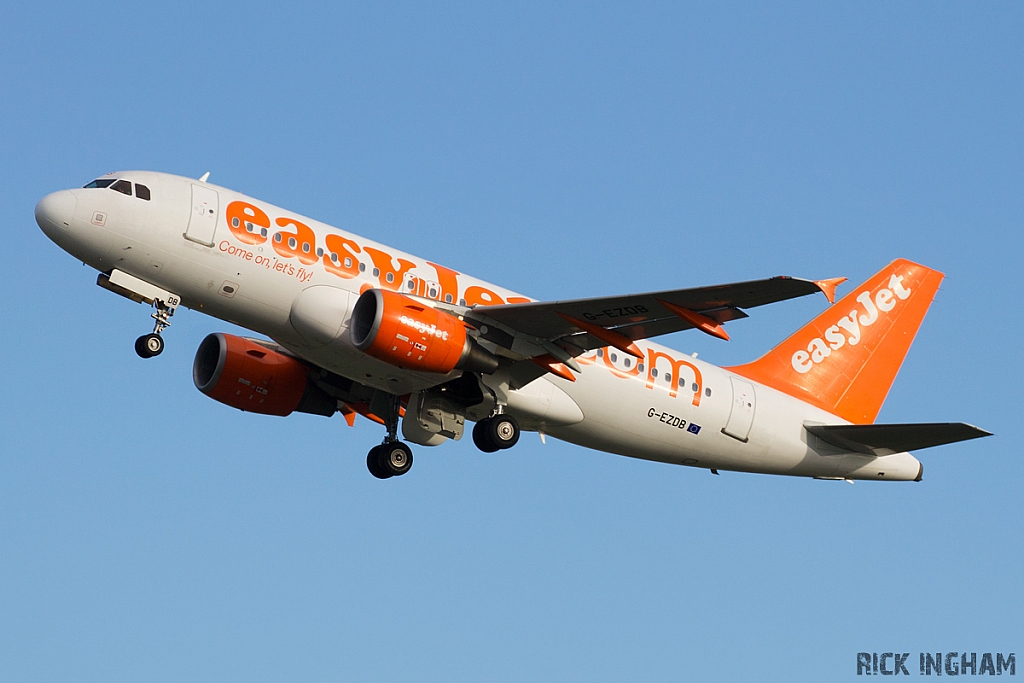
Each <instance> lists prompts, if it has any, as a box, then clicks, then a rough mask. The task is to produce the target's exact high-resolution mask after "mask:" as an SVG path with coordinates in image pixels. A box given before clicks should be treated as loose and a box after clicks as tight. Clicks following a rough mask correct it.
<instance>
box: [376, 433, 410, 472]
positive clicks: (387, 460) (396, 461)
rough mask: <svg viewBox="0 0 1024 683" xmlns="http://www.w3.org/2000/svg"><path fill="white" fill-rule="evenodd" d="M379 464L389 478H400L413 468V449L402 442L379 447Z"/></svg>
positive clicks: (393, 442)
mask: <svg viewBox="0 0 1024 683" xmlns="http://www.w3.org/2000/svg"><path fill="white" fill-rule="evenodd" d="M377 463H378V465H379V466H380V468H381V470H383V471H384V472H385V473H387V475H388V476H389V477H400V476H402V475H403V474H405V473H406V472H408V471H409V468H410V467H412V449H411V448H409V447H408V446H406V445H405V444H404V443H402V442H401V441H392V442H390V443H385V444H382V445H380V446H377Z"/></svg>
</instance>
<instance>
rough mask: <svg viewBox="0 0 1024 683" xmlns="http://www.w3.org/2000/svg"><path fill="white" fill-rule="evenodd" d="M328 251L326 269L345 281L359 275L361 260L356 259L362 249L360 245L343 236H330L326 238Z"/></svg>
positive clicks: (324, 260)
mask: <svg viewBox="0 0 1024 683" xmlns="http://www.w3.org/2000/svg"><path fill="white" fill-rule="evenodd" d="M324 244H325V245H326V246H327V250H326V251H325V252H324V258H323V262H324V268H326V269H327V272H328V273H333V274H335V275H337V276H338V277H343V278H345V279H349V278H353V277H355V276H357V275H359V259H357V258H356V254H358V253H359V252H360V251H362V249H360V248H359V245H358V244H356V243H355V242H353V241H352V240H350V239H348V238H347V237H342V236H341V235H334V234H328V235H327V236H326V237H324Z"/></svg>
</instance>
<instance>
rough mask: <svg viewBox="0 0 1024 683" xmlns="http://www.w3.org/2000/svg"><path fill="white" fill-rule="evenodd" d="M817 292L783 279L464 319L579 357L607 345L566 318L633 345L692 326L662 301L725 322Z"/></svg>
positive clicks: (552, 304) (534, 306) (482, 310)
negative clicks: (563, 346)
mask: <svg viewBox="0 0 1024 683" xmlns="http://www.w3.org/2000/svg"><path fill="white" fill-rule="evenodd" d="M820 291H822V289H821V286H820V285H819V284H818V283H816V282H812V281H810V280H802V279H799V278H792V277H785V276H782V277H773V278H769V279H765V280H752V281H749V282H737V283H732V284H725V285H715V286H712V287H697V288H693V289H674V290H668V291H663V292H649V293H646V294H631V295H625V296H612V297H597V298H591V299H573V300H567V301H534V302H528V303H519V304H502V305H498V306H480V307H477V308H474V309H471V310H470V311H469V312H468V313H466V319H467V321H469V322H471V323H472V324H474V325H477V326H482V325H486V324H487V323H488V322H489V321H490V322H492V323H497V324H498V325H500V326H502V327H504V328H505V329H507V330H510V331H514V332H518V333H522V334H526V335H529V336H531V337H535V338H538V339H543V340H547V341H556V340H564V341H566V342H568V343H569V344H572V345H573V346H575V347H577V348H579V349H580V353H583V352H584V351H587V350H590V349H593V348H600V347H603V346H607V343H606V342H603V341H602V340H600V339H598V338H597V337H596V336H594V335H591V334H589V333H587V332H585V331H583V330H581V329H580V328H579V327H577V326H575V325H573V324H572V323H571V322H569V320H568V319H569V318H575V319H578V320H581V321H584V322H586V323H588V324H591V325H598V326H600V327H603V328H605V329H609V330H612V331H614V332H616V333H618V334H620V335H622V336H624V337H626V338H627V339H629V340H631V341H637V340H640V339H648V338H650V337H655V336H659V335H663V334H671V333H672V332H679V331H682V330H687V329H690V328H692V327H694V325H693V324H692V323H691V322H688V321H687V320H685V319H683V318H681V317H680V316H679V315H677V314H675V313H674V312H673V311H672V310H670V309H669V308H667V307H666V306H664V305H663V304H662V302H666V303H668V304H671V305H673V306H675V307H678V308H682V309H686V310H688V311H693V312H695V313H698V314H700V315H703V316H706V317H708V318H711V319H712V320H715V321H717V322H719V323H724V322H726V321H729V320H736V319H738V318H745V317H746V313H744V312H743V311H742V310H740V309H743V308H753V307H755V306H763V305H765V304H770V303H775V302H777V301H785V300H787V299H793V298H796V297H800V296H806V295H808V294H814V293H815V292H820Z"/></svg>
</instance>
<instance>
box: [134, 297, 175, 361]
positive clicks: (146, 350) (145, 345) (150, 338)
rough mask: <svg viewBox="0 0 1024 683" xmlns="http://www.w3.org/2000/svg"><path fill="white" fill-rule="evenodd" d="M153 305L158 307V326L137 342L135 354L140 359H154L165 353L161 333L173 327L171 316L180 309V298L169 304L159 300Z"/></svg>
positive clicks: (155, 315) (155, 314)
mask: <svg viewBox="0 0 1024 683" xmlns="http://www.w3.org/2000/svg"><path fill="white" fill-rule="evenodd" d="M153 305H154V306H156V313H154V314H153V319H154V320H156V324H155V325H153V331H152V332H151V333H149V334H144V335H142V336H141V337H139V338H138V339H136V340H135V353H137V354H139V357H140V358H152V357H153V356H159V355H160V354H161V353H163V351H164V338H163V337H161V336H160V333H161V332H163V331H164V330H166V329H167V328H168V327H170V326H171V316H172V315H174V309H176V308H177V307H178V297H176V296H175V297H172V298H171V300H170V301H167V302H165V301H161V300H160V299H157V300H155V301H154V302H153Z"/></svg>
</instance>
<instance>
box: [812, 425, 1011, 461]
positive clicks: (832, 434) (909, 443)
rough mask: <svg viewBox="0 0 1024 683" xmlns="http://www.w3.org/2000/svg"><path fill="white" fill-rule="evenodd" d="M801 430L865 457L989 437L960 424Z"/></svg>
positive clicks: (828, 426) (981, 431)
mask: <svg viewBox="0 0 1024 683" xmlns="http://www.w3.org/2000/svg"><path fill="white" fill-rule="evenodd" d="M804 429H806V430H807V431H808V432H810V433H811V434H813V435H814V436H816V437H818V438H819V439H821V440H822V441H824V442H825V443H828V444H831V445H832V446H835V447H836V448H841V449H843V450H847V451H853V452H855V453H864V454H865V455H875V456H882V455H892V454H893V453H903V452H906V451H916V450H920V449H922V448H932V447H933V446H943V445H945V444H948V443H956V442H958V441H967V440H968V439H978V438H981V437H983V436H992V434H991V433H990V432H986V431H985V430H984V429H979V428H978V427H975V426H974V425H969V424H965V423H963V422H930V423H929V422H925V423H916V424H870V425H820V424H805V425H804Z"/></svg>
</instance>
